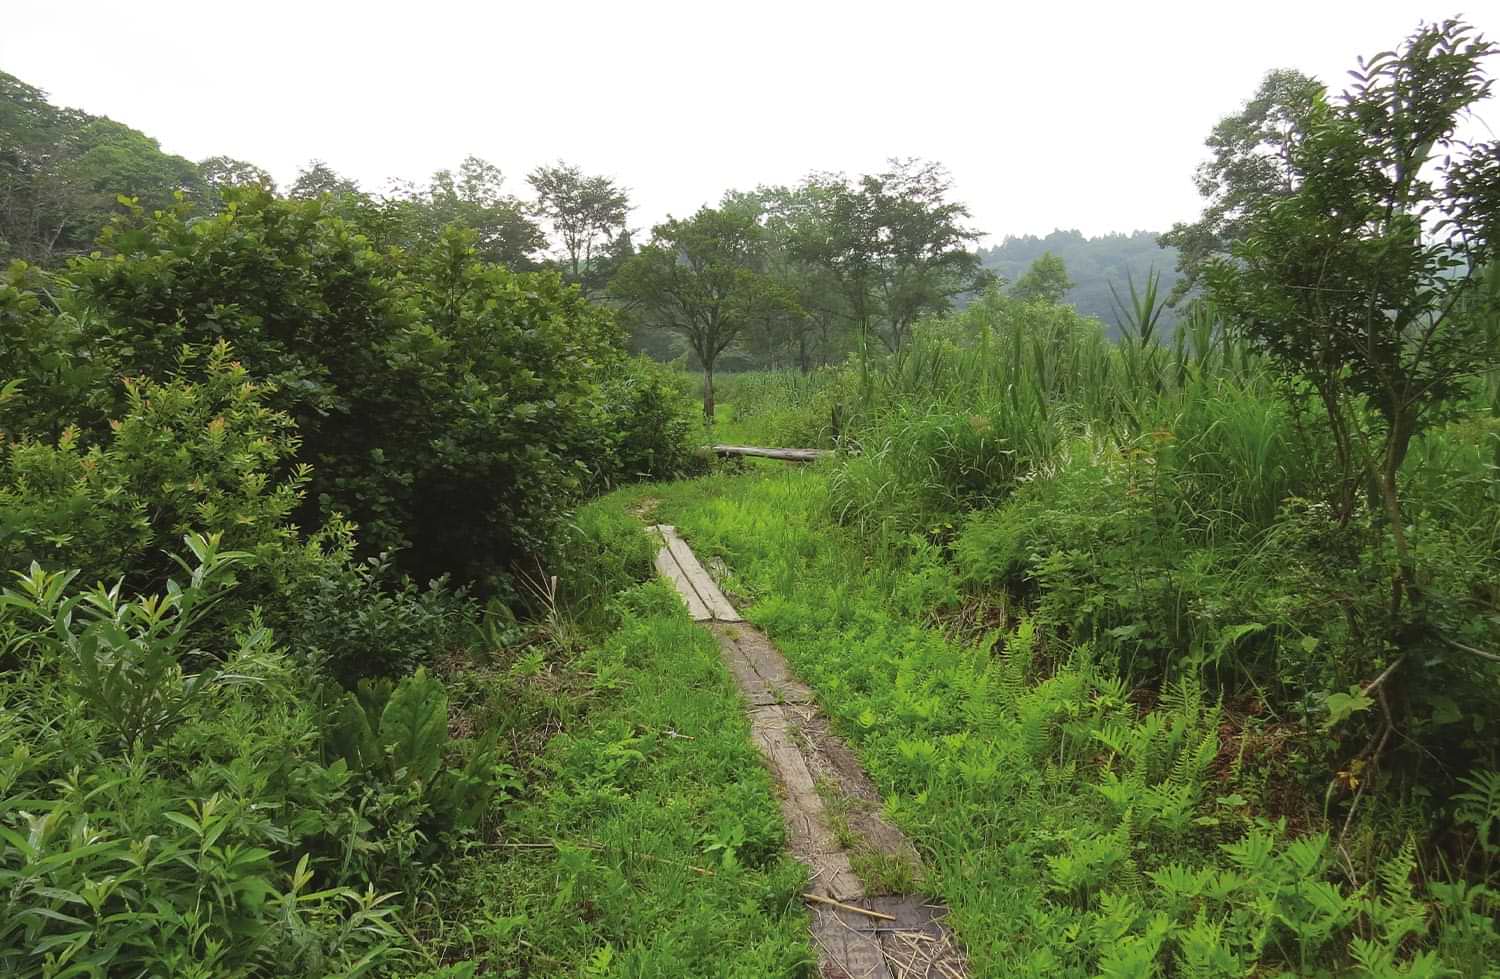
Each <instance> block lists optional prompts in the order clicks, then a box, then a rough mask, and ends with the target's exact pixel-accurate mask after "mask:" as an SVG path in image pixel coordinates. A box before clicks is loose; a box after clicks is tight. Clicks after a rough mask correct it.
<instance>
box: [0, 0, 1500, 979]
mask: <svg viewBox="0 0 1500 979" xmlns="http://www.w3.org/2000/svg"><path fill="white" fill-rule="evenodd" d="M1391 41H1392V44H1391V46H1390V48H1389V49H1388V50H1386V51H1384V52H1383V53H1377V54H1374V55H1372V56H1371V57H1369V58H1368V59H1364V60H1362V61H1360V62H1359V63H1358V66H1357V68H1356V69H1355V70H1354V71H1352V72H1351V73H1350V74H1349V76H1347V78H1341V79H1339V82H1341V83H1342V84H1343V86H1344V87H1342V88H1338V87H1333V88H1329V87H1325V86H1324V84H1323V83H1322V82H1319V81H1317V80H1316V79H1312V78H1310V77H1309V76H1305V75H1301V74H1300V73H1296V72H1286V71H1272V72H1271V73H1269V74H1268V75H1267V76H1265V80H1264V82H1263V83H1262V85H1261V86H1260V88H1259V90H1258V91H1256V92H1255V93H1252V94H1250V98H1249V100H1248V101H1247V102H1246V103H1245V104H1244V105H1242V106H1240V107H1239V108H1238V110H1234V107H1232V106H1226V107H1225V108H1226V110H1231V114H1229V115H1226V116H1225V117H1224V119H1223V121H1221V122H1220V123H1219V124H1218V125H1217V126H1216V127H1215V128H1214V129H1213V131H1212V132H1211V133H1210V134H1209V136H1208V144H1207V145H1208V147H1209V151H1210V158H1209V160H1208V162H1206V163H1205V164H1204V165H1203V166H1202V167H1200V169H1199V170H1198V172H1197V173H1196V174H1189V173H1184V174H1183V180H1184V181H1189V180H1191V181H1192V182H1193V185H1194V186H1195V187H1196V188H1197V190H1198V191H1199V193H1200V194H1201V196H1202V197H1203V203H1204V210H1203V214H1202V216H1201V217H1200V218H1199V219H1198V220H1197V221H1195V222H1193V223H1184V224H1179V225H1176V226H1174V227H1173V228H1172V229H1171V230H1170V231H1168V232H1167V233H1166V234H1165V236H1164V237H1165V238H1166V239H1168V240H1169V241H1170V242H1172V243H1173V244H1174V247H1175V248H1177V249H1178V251H1177V252H1176V255H1175V260H1176V262H1177V266H1178V267H1177V268H1176V269H1173V268H1171V265H1172V262H1173V253H1172V252H1170V251H1164V250H1162V249H1161V248H1159V246H1158V244H1157V242H1156V239H1155V237H1154V236H1153V235H1150V234H1147V233H1144V232H1137V233H1134V234H1131V235H1107V236H1104V237H1102V238H1094V239H1084V238H1083V237H1081V236H1080V235H1078V234H1077V233H1076V232H1061V231H1059V232H1054V233H1053V234H1052V235H1049V236H1048V237H1046V238H1031V237H1027V238H1012V239H1007V240H1006V241H1005V242H1003V243H1002V244H1001V245H999V246H996V247H995V248H991V249H980V248H978V247H977V243H978V241H979V240H980V235H979V231H978V229H976V228H975V227H974V223H973V217H972V214H971V212H970V209H969V207H968V205H967V204H966V203H965V202H964V201H963V200H961V199H960V198H959V197H958V195H957V193H956V191H955V188H954V186H953V184H952V181H951V179H950V177H949V174H948V172H947V170H946V169H945V168H944V167H943V166H942V165H940V164H938V163H936V162H932V161H925V160H920V159H892V160H890V161H888V162H887V163H886V164H884V165H883V166H881V167H878V168H875V169H874V172H866V173H855V174H850V173H839V172H827V171H817V170H814V171H811V172H810V173H809V175H808V176H807V177H805V178H804V179H802V180H801V181H799V182H797V183H794V184H789V185H773V184H765V185H759V186H756V187H754V188H751V189H746V188H738V189H736V188H729V189H726V190H724V192H723V193H722V195H720V196H719V197H718V198H717V199H716V200H714V201H707V202H703V203H702V205H701V206H700V207H698V208H697V209H695V210H693V211H692V212H691V213H687V214H684V215H678V216H672V217H669V218H667V219H665V220H662V221H660V222H658V223H657V224H655V225H654V226H653V227H651V228H650V229H649V230H640V229H632V228H631V227H630V224H629V217H630V203H631V198H630V194H629V192H628V190H627V189H626V188H624V187H622V186H620V185H619V184H618V183H617V182H616V181H615V180H614V179H612V178H610V177H608V176H605V175H598V174H590V173H588V172H585V171H584V170H583V169H581V168H579V167H577V166H574V165H571V164H568V163H566V162H562V161H558V162H554V163H548V164H542V165H539V166H537V167H536V168H535V169H533V170H532V171H531V172H529V173H527V174H526V175H525V176H524V177H523V178H522V179H521V180H518V181H516V182H515V184H514V185H513V184H512V183H511V182H510V181H509V178H508V177H507V175H504V174H502V173H500V171H499V170H498V169H497V168H496V167H495V166H493V165H492V164H490V163H488V162H486V161H485V160H483V159H480V158H478V157H474V156H471V157H468V158H467V159H465V160H463V161H462V162H461V163H460V164H459V165H458V166H457V167H456V168H454V169H440V170H438V171H436V172H435V173H433V174H432V176H431V177H430V178H429V179H428V180H427V181H425V182H423V183H420V184H399V183H393V184H392V185H390V186H388V187H386V188H383V189H380V190H372V189H369V188H363V187H360V186H359V185H358V184H357V183H356V182H355V181H352V180H350V179H348V178H347V177H345V176H343V175H341V174H339V173H337V172H335V171H334V170H332V169H331V168H330V167H328V166H327V165H326V164H323V163H319V162H317V161H316V160H314V161H313V162H311V163H309V164H308V166H307V167H306V168H304V169H303V171H302V172H301V173H300V174H299V175H298V176H297V178H296V179H295V180H294V181H293V182H292V184H291V185H290V186H287V187H284V188H282V187H278V186H277V185H276V184H275V182H274V181H273V180H272V179H271V178H270V176H269V175H268V174H266V173H265V172H264V171H262V170H260V169H259V168H258V167H256V166H254V165H252V164H249V163H244V162H240V161H234V160H229V159H226V158H222V157H218V158H213V159H209V160H204V161H201V162H200V163H191V162H189V161H187V160H184V159H180V158H177V157H173V156H170V155H167V154H164V153H163V152H162V151H161V150H160V148H159V146H158V145H157V144H156V143H155V142H153V141H152V140H151V139H150V138H148V137H146V136H144V135H142V134H140V133H137V132H135V131H134V130H130V129H128V128H126V127H124V126H121V125H119V124H117V123H114V122H112V121H110V120H107V119H102V118H97V117H93V116H89V115H88V114H86V113H82V112H78V111H74V110H66V109H59V108H57V107H54V106H51V105H50V104H49V103H48V102H47V100H46V98H45V96H44V94H43V93H41V92H40V91H38V90H36V89H34V88H30V87H28V86H26V85H25V84H23V83H21V82H19V81H17V80H16V79H14V78H11V77H10V76H8V75H0V222H3V223H0V258H3V259H4V267H3V269H0V576H3V577H0V975H3V976H7V977H9V976H16V977H20V979H85V977H87V979H112V977H117V976H118V977H130V979H137V977H152V979H156V977H162V979H166V977H179V976H180V977H189V979H219V977H233V979H261V977H267V979H270V977H278V979H283V977H290V979H360V977H367V979H397V977H402V979H476V977H480V976H485V977H489V976H495V977H514V979H519V977H533V976H535V977H542V976H548V977H552V976H557V977H562V976H569V977H581V979H602V977H609V979H669V977H670V979H676V977H682V976H698V977H704V979H723V977H733V979H741V977H743V979H765V977H787V979H813V977H815V976H816V977H823V979H832V977H841V976H842V977H846V979H852V977H853V976H855V975H871V976H880V975H887V976H890V977H893V979H895V977H901V979H906V977H909V976H913V975H918V974H922V975H927V976H936V975H942V976H944V977H945V979H956V977H957V979H969V977H983V979H1000V977H1006V979H1010V977H1034V979H1051V977H1063V979H1155V977H1161V979H1177V977H1194V979H1245V977H1251V976H1254V977H1267V979H1270V977H1277V979H1285V977H1294V976H1307V977H1339V979H1344V977H1347V979H1449V977H1464V979H1468V977H1475V979H1500V723H1497V720H1496V718H1497V710H1496V708H1497V704H1500V254H1497V251H1496V247H1497V244H1496V230H1497V228H1500V141H1497V140H1495V139H1494V138H1493V137H1491V138H1489V139H1488V140H1472V139H1465V138H1462V137H1461V136H1460V132H1461V126H1463V125H1465V124H1466V123H1467V122H1468V121H1470V117H1471V115H1472V114H1473V113H1474V112H1475V111H1476V107H1480V106H1483V105H1484V104H1486V103H1485V100H1486V99H1487V98H1489V97H1490V96H1491V94H1492V89H1493V83H1492V76H1493V72H1494V68H1495V64H1496V58H1497V57H1500V47H1497V45H1496V44H1494V43H1492V42H1490V41H1488V40H1486V39H1485V38H1484V37H1483V36H1482V35H1480V34H1479V33H1478V32H1477V31H1476V30H1475V29H1474V28H1473V27H1471V26H1470V25H1468V24H1467V23H1465V22H1463V21H1461V20H1446V21H1441V22H1437V23H1422V24H1419V25H1417V26H1416V27H1415V29H1413V30H1412V31H1411V33H1409V34H1408V35H1407V36H1406V37H1405V38H1404V39H1401V38H1392V39H1391ZM522 185H524V186H522ZM1111 283H1112V284H1114V286H1115V290H1114V294H1113V295H1110V290H1109V284H1111ZM1189 286H1191V288H1189ZM1101 287H1102V288H1103V290H1104V292H1103V295H1104V296H1107V297H1108V299H1107V305H1105V306H1094V305H1092V304H1100V303H1104V302H1106V300H1105V299H1103V298H1101V294H1100V292H1099V290H1100V288H1101ZM1169 303H1171V304H1173V305H1170V306H1169ZM1173 317H1175V321H1174V320H1173ZM640 350H645V351H648V352H649V353H651V354H652V355H654V358H655V359H653V358H651V357H644V356H638V355H637V353H636V352H633V351H640ZM661 361H675V362H674V363H662V362H661ZM746 445H749V446H752V447H754V446H762V447H764V446H777V445H780V446H800V447H804V448H808V449H817V450H820V451H818V452H814V453H805V454H804V455H803V458H809V457H810V458H811V459H812V461H811V462H809V463H808V464H807V465H788V464H786V463H784V462H780V461H775V460H773V459H766V458H756V459H748V460H747V459H743V458H740V456H742V455H744V452H743V448H744V446H746ZM830 868H831V869H830Z"/></svg>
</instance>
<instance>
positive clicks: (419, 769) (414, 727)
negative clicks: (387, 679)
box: [380, 669, 448, 784]
mask: <svg viewBox="0 0 1500 979" xmlns="http://www.w3.org/2000/svg"><path fill="white" fill-rule="evenodd" d="M447 740H448V695H447V693H446V692H445V691H444V690H443V685H442V683H441V682H439V681H438V680H435V679H433V678H432V677H430V676H428V675H427V671H426V670H425V669H419V670H417V672H416V673H415V674H413V675H412V676H409V677H407V678H406V679H404V680H402V681H401V682H400V683H399V684H398V685H397V686H396V690H395V692H394V693H392V694H391V700H390V703H388V704H386V707H385V712H384V713H382V714H381V715H380V743H381V745H382V746H383V747H384V748H386V749H387V750H388V751H389V752H390V754H391V763H392V764H393V765H395V766H396V767H397V768H405V769H406V770H407V771H408V772H409V773H410V774H411V776H412V777H413V778H415V779H417V780H418V781H420V782H422V783H423V784H426V783H428V782H430V781H432V778H433V776H435V775H436V774H437V771H438V768H439V766H440V765H441V764H442V762H443V746H444V744H445V743H446V742H447Z"/></svg>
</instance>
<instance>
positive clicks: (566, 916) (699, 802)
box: [423, 507, 812, 979]
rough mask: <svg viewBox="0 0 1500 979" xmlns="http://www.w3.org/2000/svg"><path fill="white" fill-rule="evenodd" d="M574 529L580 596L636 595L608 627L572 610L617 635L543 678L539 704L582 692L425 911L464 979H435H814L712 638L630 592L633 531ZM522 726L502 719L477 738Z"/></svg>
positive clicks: (562, 661) (444, 953)
mask: <svg viewBox="0 0 1500 979" xmlns="http://www.w3.org/2000/svg"><path fill="white" fill-rule="evenodd" d="M578 526H579V528H581V531H580V533H581V535H582V536H580V537H579V539H578V540H577V541H576V542H575V543H576V545H577V546H578V547H583V546H584V544H585V541H586V542H587V543H588V544H589V545H590V546H592V548H593V550H594V552H595V554H594V559H593V561H592V562H591V563H585V562H583V561H582V560H581V559H580V560H579V562H578V563H576V564H574V565H572V566H573V567H575V568H578V569H580V572H582V571H583V570H587V569H588V568H592V569H593V570H592V572H591V574H592V577H590V579H589V582H588V583H587V585H586V587H589V588H594V589H598V590H596V591H594V592H593V594H594V595H595V596H600V595H605V594H609V593H610V592H609V590H608V586H609V585H610V584H616V585H618V584H620V583H621V582H626V587H625V588H624V590H623V591H616V592H615V595H616V596H617V597H616V598H615V599H613V600H612V601H611V602H610V603H609V607H608V608H607V609H606V608H584V607H582V603H583V602H584V599H582V598H579V599H578V601H579V603H580V605H579V606H575V607H574V608H572V609H571V613H572V616H571V617H572V618H573V619H574V620H576V621H583V622H589V623H593V624H595V625H596V626H599V627H601V628H603V627H604V626H605V625H606V624H607V625H608V626H609V627H610V631H609V632H608V635H607V638H606V639H604V640H603V641H601V642H597V643H590V642H587V641H585V642H583V643H582V648H583V649H584V650H585V651H582V652H577V653H568V654H565V655H562V656H561V657H560V658H559V659H558V660H557V661H556V662H551V663H548V662H545V661H543V660H541V659H536V660H533V661H532V662H531V664H530V667H529V668H530V669H531V671H532V672H533V674H534V676H535V678H536V683H537V684H539V685H543V686H545V685H546V682H547V679H546V678H547V677H548V676H551V677H553V683H554V684H557V683H566V684H570V687H569V688H568V689H565V690H557V691H554V694H553V696H552V697H551V701H550V702H551V703H552V704H553V706H554V707H555V708H556V710H555V711H552V712H550V713H549V712H544V713H548V716H544V717H542V718H540V719H538V718H533V719H532V722H531V724H530V725H529V728H530V730H531V731H532V732H535V730H537V729H541V730H543V731H544V732H546V733H548V734H549V735H550V736H548V737H547V738H546V740H545V743H544V745H542V746H541V747H540V750H539V751H538V752H537V753H536V754H535V756H534V759H533V761H532V763H531V765H530V770H529V771H528V772H527V773H526V778H525V782H526V784H527V785H529V786H530V789H529V790H528V791H527V792H526V793H525V794H524V795H523V796H522V797H521V798H520V799H518V800H516V801H514V802H512V803H511V804H510V806H509V808H508V809H507V811H506V812H505V813H504V815H503V817H502V821H501V823H500V825H499V827H498V828H497V831H496V832H495V833H494V834H492V838H491V839H490V840H489V841H488V842H487V843H485V844H483V845H481V846H479V847H477V848H476V851H475V852H474V853H473V854H471V858H470V859H469V860H467V861H465V862H463V863H462V864H461V865H460V866H459V868H458V869H457V872H456V876H454V877H452V878H450V879H448V880H445V881H444V882H443V886H442V889H441V892H440V893H434V894H432V895H431V896H430V898H429V904H428V905H427V906H426V908H425V909H424V912H425V913H424V915H423V926H424V928H425V929H427V930H428V931H429V932H430V934H429V936H428V937H427V939H426V941H425V945H426V947H427V948H428V950H429V952H430V954H431V955H432V956H434V957H435V958H436V959H438V960H439V961H446V962H455V961H459V962H464V963H467V964H466V965H464V966H458V967H450V968H449V970H448V971H438V972H434V973H432V975H433V976H444V977H449V976H454V977H456V976H468V975H473V974H478V975H496V976H554V975H555V976H611V977H638V979H647V977H662V979H666V977H677V976H705V977H710V976H712V977H720V976H739V977H744V979H751V977H763V976H795V975H802V974H805V973H806V971H807V969H808V967H809V963H810V962H811V954H812V953H811V951H810V949H809V946H808V938H807V924H806V918H805V913H804V912H803V910H802V904H801V901H800V898H799V894H800V892H801V889H802V885H803V882H804V877H805V871H804V870H803V868H802V867H801V866H799V865H798V864H796V863H794V862H792V861H791V860H789V859H788V858H786V857H785V856H784V855H783V852H782V851H783V843H784V840H783V830H782V824H781V817H780V813H779V811H778V809H777V806H776V802H775V795H774V793H773V791H772V787H771V784H770V777H769V775H768V774H767V773H766V771H765V769H764V768H763V767H762V766H761V764H760V762H759V759H758V756H757V755H756V752H755V749H754V748H753V747H752V744H751V741H750V737H749V730H748V724H747V722H746V720H745V717H744V713H743V708H742V706H741V704H740V702H739V699H738V697H737V696H736V694H735V691H734V687H733V684H732V681H731V680H730V679H729V677H728V675H727V674H726V673H725V671H724V668H723V666H722V664H721V662H720V660H719V655H718V650H717V647H716V645H715V643H714V640H713V637H712V636H711V635H710V634H709V633H708V632H707V631H706V630H703V629H701V628H699V627H697V626H695V625H694V624H693V623H692V622H691V621H690V620H689V619H688V618H687V615H686V613H685V611H684V610H683V609H682V607H681V604H680V602H679V600H678V599H677V597H676V595H675V594H673V593H672V591H671V590H670V588H669V587H668V586H667V585H665V584H660V583H647V584H641V585H634V584H628V581H627V579H628V577H629V575H630V574H631V573H633V572H639V571H640V567H639V558H640V556H641V555H642V553H645V554H646V555H647V556H649V551H645V552H643V551H642V546H643V545H644V544H645V541H646V537H645V535H644V533H642V531H641V529H640V524H639V522H638V521H635V520H634V519H633V518H630V517H627V516H626V515H624V514H623V513H620V512H618V511H612V512H606V511H602V510H600V509H598V508H592V507H591V508H586V509H585V510H584V512H583V513H582V514H581V515H580V517H579V520H578ZM554 653H556V651H555V650H554ZM514 712H515V704H514V702H511V703H503V704H491V705H490V706H489V707H488V708H481V709H479V710H478V711H477V712H476V715H475V721H476V723H477V724H480V725H483V726H489V727H493V726H496V716H498V715H503V714H513V713H514ZM491 715H495V716H491ZM499 726H502V727H503V726H504V725H499ZM476 970H477V971H476Z"/></svg>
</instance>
